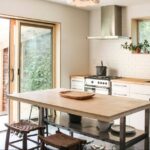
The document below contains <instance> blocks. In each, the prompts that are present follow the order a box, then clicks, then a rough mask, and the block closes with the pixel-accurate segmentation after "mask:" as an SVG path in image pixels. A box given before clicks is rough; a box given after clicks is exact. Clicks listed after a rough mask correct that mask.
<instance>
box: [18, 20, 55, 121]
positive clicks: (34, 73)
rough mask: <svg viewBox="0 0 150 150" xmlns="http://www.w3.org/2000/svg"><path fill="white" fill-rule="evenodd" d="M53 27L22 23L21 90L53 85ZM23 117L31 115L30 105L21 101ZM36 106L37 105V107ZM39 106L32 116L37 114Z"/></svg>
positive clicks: (42, 88)
mask: <svg viewBox="0 0 150 150" xmlns="http://www.w3.org/2000/svg"><path fill="white" fill-rule="evenodd" d="M53 53H54V51H53V27H51V26H46V25H39V24H30V23H24V22H23V23H20V52H19V58H20V61H19V70H18V73H19V75H20V78H19V91H20V92H27V91H35V90H44V89H50V88H52V87H53V75H54V69H53V68H54V67H53V66H54V64H53V62H54V57H53V56H54V54H53ZM20 106H21V107H20V108H21V113H20V114H21V116H20V118H21V119H25V118H27V117H29V113H30V108H31V107H30V106H29V105H27V104H24V103H21V105H20ZM35 108H36V107H35ZM36 110H37V108H36V109H35V111H33V113H32V117H36V116H37V111H36ZM25 111H26V112H25Z"/></svg>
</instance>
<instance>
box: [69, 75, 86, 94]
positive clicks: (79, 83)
mask: <svg viewBox="0 0 150 150" xmlns="http://www.w3.org/2000/svg"><path fill="white" fill-rule="evenodd" d="M84 79H85V78H84V77H82V76H73V77H71V86H70V88H71V89H73V90H77V91H84Z"/></svg>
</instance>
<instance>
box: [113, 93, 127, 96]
mask: <svg viewBox="0 0 150 150" xmlns="http://www.w3.org/2000/svg"><path fill="white" fill-rule="evenodd" d="M114 95H118V96H127V94H118V93H114Z"/></svg>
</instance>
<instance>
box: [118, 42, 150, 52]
mask: <svg viewBox="0 0 150 150" xmlns="http://www.w3.org/2000/svg"><path fill="white" fill-rule="evenodd" d="M121 46H122V47H123V49H127V50H129V51H131V52H132V53H149V52H150V51H149V50H148V47H150V44H149V42H148V41H147V40H144V42H143V43H138V44H137V45H134V44H133V43H132V42H131V43H129V44H128V42H125V43H124V44H121Z"/></svg>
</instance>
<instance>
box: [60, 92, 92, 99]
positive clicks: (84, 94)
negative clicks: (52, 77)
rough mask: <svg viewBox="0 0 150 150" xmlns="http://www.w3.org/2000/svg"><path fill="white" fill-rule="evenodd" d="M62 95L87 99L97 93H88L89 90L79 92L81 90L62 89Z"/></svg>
mask: <svg viewBox="0 0 150 150" xmlns="http://www.w3.org/2000/svg"><path fill="white" fill-rule="evenodd" d="M60 95H61V96H62V97H65V98H71V99H77V100H87V99H90V98H92V97H93V96H94V95H95V94H94V93H88V92H79V91H61V92H60Z"/></svg>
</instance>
